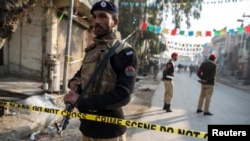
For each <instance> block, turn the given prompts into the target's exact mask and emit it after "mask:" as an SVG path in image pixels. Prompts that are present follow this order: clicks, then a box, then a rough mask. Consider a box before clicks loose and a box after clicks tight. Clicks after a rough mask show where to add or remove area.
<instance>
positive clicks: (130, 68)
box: [125, 66, 135, 77]
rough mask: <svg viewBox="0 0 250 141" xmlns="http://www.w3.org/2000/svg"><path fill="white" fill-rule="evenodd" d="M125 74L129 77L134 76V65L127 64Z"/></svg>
mask: <svg viewBox="0 0 250 141" xmlns="http://www.w3.org/2000/svg"><path fill="white" fill-rule="evenodd" d="M125 75H126V76H128V77H132V76H134V75H135V68H134V67H133V66H127V67H126V68H125Z"/></svg>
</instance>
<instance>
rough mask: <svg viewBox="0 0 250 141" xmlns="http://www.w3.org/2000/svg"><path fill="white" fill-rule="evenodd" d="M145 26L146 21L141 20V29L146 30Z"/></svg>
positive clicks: (146, 25)
mask: <svg viewBox="0 0 250 141" xmlns="http://www.w3.org/2000/svg"><path fill="white" fill-rule="evenodd" d="M147 27H148V24H147V23H146V22H143V23H142V24H141V30H146V29H147Z"/></svg>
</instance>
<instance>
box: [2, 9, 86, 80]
mask: <svg viewBox="0 0 250 141" xmlns="http://www.w3.org/2000/svg"><path fill="white" fill-rule="evenodd" d="M29 15H30V20H29V22H27V21H22V23H20V25H19V26H18V28H17V30H16V32H15V33H14V34H13V36H12V37H11V39H10V40H9V41H7V42H6V43H5V45H4V47H3V49H4V50H3V52H4V53H3V54H4V57H3V58H4V59H3V60H4V65H3V68H4V73H5V74H6V75H10V76H17V77H25V78H29V79H34V80H39V81H43V82H47V81H48V79H49V77H50V76H49V75H50V72H49V69H50V64H49V61H48V60H50V58H51V57H52V58H53V59H55V60H57V61H58V63H59V65H60V66H59V67H60V72H59V76H57V77H59V79H60V81H62V80H63V74H64V59H65V48H66V40H67V26H68V19H67V17H66V16H64V18H62V19H60V18H59V17H60V15H58V11H56V9H53V10H48V11H47V10H45V11H44V9H43V8H42V7H41V5H40V4H37V5H36V6H35V7H33V9H32V11H31V12H30V13H29ZM43 19H46V20H43ZM87 44H88V30H87V28H86V27H84V26H82V25H80V24H79V23H76V22H73V24H72V33H71V45H70V50H71V51H70V56H69V57H70V62H71V63H70V62H69V63H68V77H69V79H70V78H71V77H72V76H73V75H74V74H75V72H76V71H77V70H78V69H79V68H80V65H81V59H82V57H83V56H84V49H85V48H86V47H87ZM1 68H2V67H1ZM6 75H5V76H6Z"/></svg>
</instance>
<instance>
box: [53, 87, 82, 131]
mask: <svg viewBox="0 0 250 141" xmlns="http://www.w3.org/2000/svg"><path fill="white" fill-rule="evenodd" d="M81 91H82V90H81V84H79V85H78V86H77V88H76V90H75V92H76V93H78V94H81ZM73 109H74V106H73V105H72V104H70V103H67V104H65V108H64V111H67V112H72V111H73ZM69 119H70V117H69V116H64V117H63V119H62V120H61V122H60V124H59V123H58V122H55V123H54V125H55V127H56V129H57V134H58V135H61V134H62V130H64V129H66V127H67V126H68V124H69Z"/></svg>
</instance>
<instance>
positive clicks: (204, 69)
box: [196, 54, 217, 116]
mask: <svg viewBox="0 0 250 141" xmlns="http://www.w3.org/2000/svg"><path fill="white" fill-rule="evenodd" d="M215 60H216V56H215V55H214V54H211V55H210V56H209V58H208V60H207V61H205V62H203V63H202V64H201V65H200V67H199V69H198V71H197V76H198V77H199V78H200V80H199V82H200V83H201V92H200V97H199V101H198V106H197V111H196V112H197V113H202V112H203V111H202V109H203V108H202V107H203V103H204V101H205V105H204V113H203V114H204V115H210V116H211V115H213V114H212V113H211V112H210V111H209V106H210V103H211V98H212V96H213V91H214V84H215V80H216V74H217V64H216V63H215Z"/></svg>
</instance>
